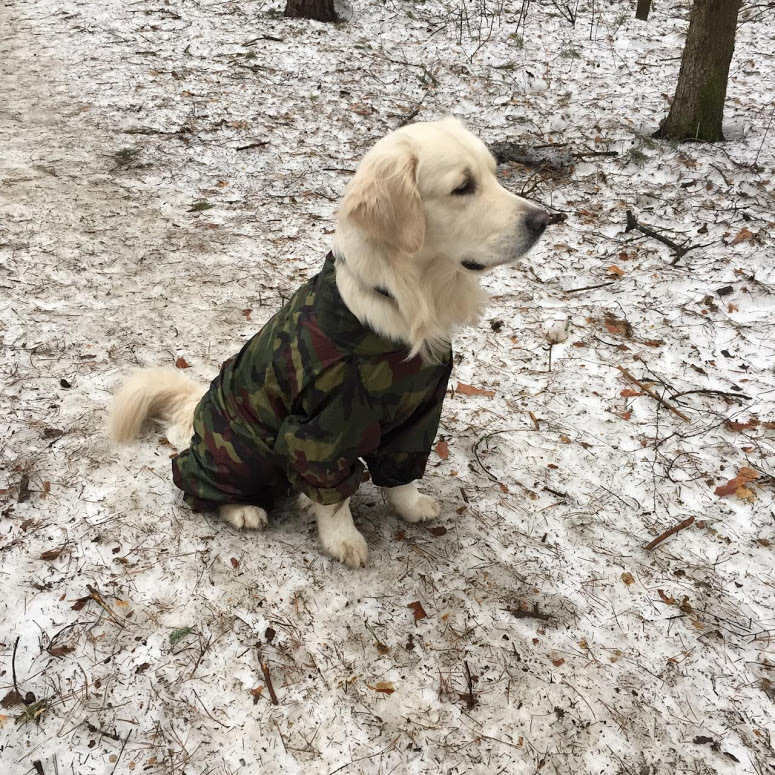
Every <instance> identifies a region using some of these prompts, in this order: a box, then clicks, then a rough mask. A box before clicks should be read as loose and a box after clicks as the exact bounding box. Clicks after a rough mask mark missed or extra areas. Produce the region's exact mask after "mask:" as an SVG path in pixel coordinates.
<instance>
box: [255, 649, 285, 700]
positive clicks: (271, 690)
mask: <svg viewBox="0 0 775 775" xmlns="http://www.w3.org/2000/svg"><path fill="white" fill-rule="evenodd" d="M259 659H261V656H260V655H259ZM261 672H262V673H263V674H264V682H265V683H266V688H267V689H269V696H270V697H271V698H272V705H279V704H280V703H279V702H278V701H277V695H276V694H275V692H274V686H272V676H271V675H269V665H267V664H266V662H264V660H263V659H261Z"/></svg>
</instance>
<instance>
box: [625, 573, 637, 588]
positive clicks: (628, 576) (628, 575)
mask: <svg viewBox="0 0 775 775" xmlns="http://www.w3.org/2000/svg"><path fill="white" fill-rule="evenodd" d="M622 581H623V582H624V583H625V584H626V585H627V586H628V587H629V586H630V584H634V583H635V579H634V578H633V576H632V573H628V572H627V571H625V572H624V573H622Z"/></svg>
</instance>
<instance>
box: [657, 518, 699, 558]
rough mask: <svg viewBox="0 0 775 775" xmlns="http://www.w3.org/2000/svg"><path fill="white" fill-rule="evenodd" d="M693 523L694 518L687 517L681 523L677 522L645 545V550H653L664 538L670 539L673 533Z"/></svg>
mask: <svg viewBox="0 0 775 775" xmlns="http://www.w3.org/2000/svg"><path fill="white" fill-rule="evenodd" d="M693 523H694V517H689V518H688V519H685V520H684V521H683V522H679V523H678V524H677V525H673V527H671V528H670V529H669V530H665V532H664V533H662V535H660V536H657V537H656V538H655V539H654V540H653V541H652V542H651V543H648V544H646V550H647V551H651V550H652V549H655V548H656V547H657V546H659V545H660V544H661V543H662V541H664V540H665V539H666V538H670V536H671V535H673V533H677V532H678V531H679V530H684V529H686V528H687V527H689V525H691V524H693Z"/></svg>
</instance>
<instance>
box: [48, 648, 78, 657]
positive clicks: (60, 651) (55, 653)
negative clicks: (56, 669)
mask: <svg viewBox="0 0 775 775" xmlns="http://www.w3.org/2000/svg"><path fill="white" fill-rule="evenodd" d="M71 651H74V649H73V647H72V646H55V647H54V648H53V649H49V650H48V653H49V654H51V656H52V657H63V656H64V655H65V654H69V653H70V652H71Z"/></svg>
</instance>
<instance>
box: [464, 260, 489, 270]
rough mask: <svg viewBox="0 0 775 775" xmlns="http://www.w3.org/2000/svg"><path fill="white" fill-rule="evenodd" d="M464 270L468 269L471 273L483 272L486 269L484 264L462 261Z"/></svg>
mask: <svg viewBox="0 0 775 775" xmlns="http://www.w3.org/2000/svg"><path fill="white" fill-rule="evenodd" d="M461 263H462V264H463V266H464V267H465V268H466V269H470V270H471V271H472V272H483V271H484V270H485V269H487V267H486V266H485V265H484V264H480V263H479V262H478V261H471V260H468V261H462V262H461Z"/></svg>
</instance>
